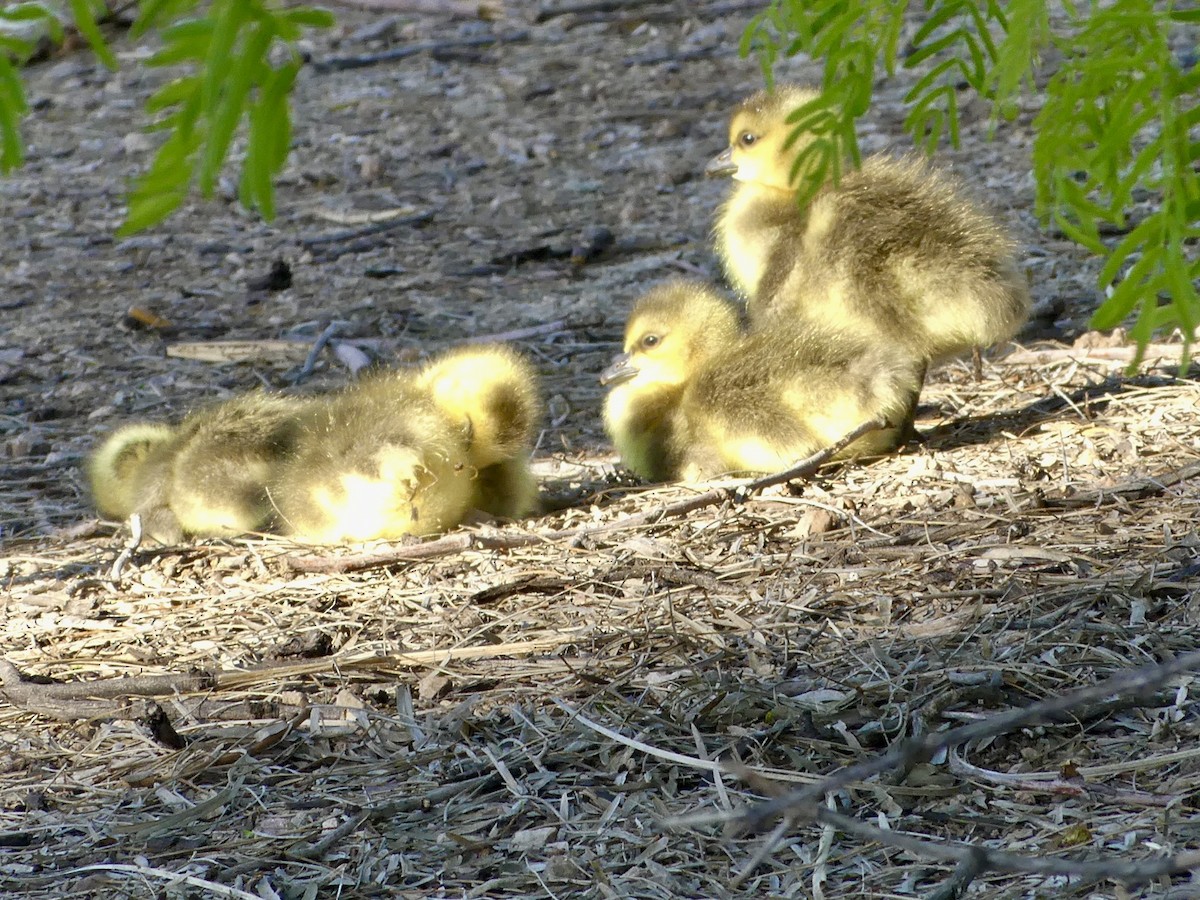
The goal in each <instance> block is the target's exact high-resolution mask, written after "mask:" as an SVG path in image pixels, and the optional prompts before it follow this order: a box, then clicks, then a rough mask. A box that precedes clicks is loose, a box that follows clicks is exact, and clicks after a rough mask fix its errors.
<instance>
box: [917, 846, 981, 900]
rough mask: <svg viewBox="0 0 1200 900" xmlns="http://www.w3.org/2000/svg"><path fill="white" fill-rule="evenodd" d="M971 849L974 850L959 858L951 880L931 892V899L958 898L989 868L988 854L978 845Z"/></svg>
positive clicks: (945, 899) (950, 899) (954, 899)
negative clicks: (986, 863)
mask: <svg viewBox="0 0 1200 900" xmlns="http://www.w3.org/2000/svg"><path fill="white" fill-rule="evenodd" d="M971 849H972V850H973V851H974V852H973V853H968V854H967V855H966V856H964V857H963V858H962V859H961V860H959V863H958V865H957V866H955V867H954V874H953V875H951V876H950V880H949V881H947V882H946V883H945V884H943V885H942V886H941V887H940V888H938V889H937V890H936V891H934V892H933V893H932V894H930V895H929V900H956V898H958V897H961V896H962V894H963V891H965V890H966V889H967V888H968V887H970V885H971V882H972V881H974V880H975V879H976V878H977V877H979V876H980V875H982V874H983V873H984V872H985V871H986V870H987V866H986V865H985V862H986V860H987V855H986V854H985V853H983V852H982V851H981V850H980V849H979V848H978V847H972V848H971Z"/></svg>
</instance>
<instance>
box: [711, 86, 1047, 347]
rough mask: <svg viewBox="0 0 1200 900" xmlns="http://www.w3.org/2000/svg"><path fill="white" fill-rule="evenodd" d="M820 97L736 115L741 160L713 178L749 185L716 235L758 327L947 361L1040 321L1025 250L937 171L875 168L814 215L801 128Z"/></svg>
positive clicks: (810, 168)
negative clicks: (872, 341)
mask: <svg viewBox="0 0 1200 900" xmlns="http://www.w3.org/2000/svg"><path fill="white" fill-rule="evenodd" d="M816 97H817V94H816V93H815V92H814V91H811V90H808V89H805V88H802V87H797V86H794V85H778V86H776V89H775V90H774V92H772V93H767V92H762V93H758V94H755V95H753V96H752V97H750V98H749V99H747V100H745V101H744V102H743V103H742V104H741V105H739V106H738V108H737V109H736V110H735V111H734V114H733V117H732V120H731V123H730V128H729V135H730V137H729V147H728V148H727V149H726V150H725V151H724V152H722V153H721V154H720V155H719V156H718V157H716V158H715V159H714V160H713V161H712V162H711V163H709V166H708V168H707V170H706V171H707V172H708V173H709V174H712V175H731V176H732V177H733V178H734V180H735V182H736V183H735V185H734V188H733V190H732V192H731V194H730V196H729V199H728V201H727V202H726V203H725V204H724V206H723V207H722V208H721V210H720V212H719V214H718V217H717V223H716V227H715V235H716V242H717V248H718V252H719V255H720V257H721V259H722V262H723V264H724V267H725V270H726V272H727V274H728V276H729V278H730V280H731V281H732V282H733V283H734V285H735V286H736V288H737V289H738V291H739V292H740V293H742V294H743V295H744V296H745V297H746V299H747V305H748V309H749V314H750V320H751V326H752V328H755V329H757V328H761V327H769V326H768V324H767V323H770V322H775V321H779V320H793V319H800V320H802V321H804V322H810V323H814V324H818V325H828V326H832V327H833V328H835V329H843V330H845V331H847V332H849V333H855V334H863V335H877V336H878V337H879V338H880V339H882V340H886V341H887V342H889V343H893V344H898V345H902V346H904V347H906V348H908V349H909V351H910V352H912V353H914V354H915V355H917V356H919V357H921V358H923V359H925V360H926V361H934V360H938V359H943V358H946V357H950V356H955V355H959V354H961V353H964V352H967V351H971V350H978V349H979V348H982V347H987V346H990V345H992V344H994V343H996V342H998V341H1004V340H1007V339H1009V338H1010V337H1012V335H1013V334H1014V333H1015V332H1016V330H1017V329H1018V328H1019V327H1020V326H1021V324H1022V323H1023V322H1024V321H1025V320H1026V318H1027V317H1028V315H1029V306H1030V301H1029V292H1028V288H1027V285H1026V280H1025V277H1024V275H1023V274H1022V272H1021V270H1020V269H1019V268H1018V266H1017V263H1016V260H1015V250H1016V248H1015V244H1014V242H1013V239H1012V237H1011V236H1010V235H1009V234H1008V233H1007V232H1006V231H1005V229H1004V228H1003V227H1001V225H1000V224H999V223H998V222H997V221H996V220H995V219H994V218H993V217H992V216H990V215H988V214H987V213H985V212H983V211H982V210H981V209H979V208H978V207H976V206H975V205H974V204H972V203H971V202H970V201H969V200H967V199H966V198H965V196H964V195H963V193H962V192H961V190H960V189H959V188H958V186H957V185H956V184H954V183H953V182H952V181H951V180H950V179H949V178H948V177H946V176H944V175H941V174H939V173H937V172H935V171H934V170H933V169H931V168H930V167H929V166H928V164H926V163H925V162H924V161H923V160H919V159H915V158H908V159H901V160H895V159H890V158H887V157H884V156H874V157H870V158H868V159H867V160H866V161H865V162H864V164H863V166H862V168H861V169H859V170H857V171H850V172H847V173H845V174H844V175H843V176H842V178H841V181H840V183H839V184H838V185H837V186H834V185H833V184H832V183H827V184H825V185H824V186H823V187H822V188H821V190H820V192H819V193H818V194H817V195H816V197H815V198H814V199H813V200H812V201H811V202H810V203H809V204H808V206H807V207H800V206H799V205H798V204H797V198H796V185H797V184H799V183H800V182H801V181H803V180H805V179H811V178H812V177H814V175H815V168H814V165H813V164H812V163H809V164H804V165H801V168H800V171H798V172H797V173H796V176H795V179H793V169H794V168H795V167H796V165H797V162H798V161H799V160H800V155H801V153H802V152H803V151H804V149H805V148H806V147H808V146H809V145H810V144H811V142H812V141H811V138H810V137H809V136H806V135H804V134H801V135H800V136H799V137H798V138H797V139H795V140H794V141H793V142H792V143H790V144H789V143H788V141H789V138H790V134H791V131H792V127H791V125H789V124H788V121H787V119H788V116H789V115H790V114H791V113H792V112H794V111H795V110H797V109H798V108H800V107H801V106H803V105H804V104H806V103H808V102H810V101H811V100H813V99H815V98H816Z"/></svg>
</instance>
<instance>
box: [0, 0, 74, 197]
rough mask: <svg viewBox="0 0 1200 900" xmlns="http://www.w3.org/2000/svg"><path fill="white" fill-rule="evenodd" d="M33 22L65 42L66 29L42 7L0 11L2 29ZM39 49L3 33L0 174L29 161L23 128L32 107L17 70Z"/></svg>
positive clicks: (17, 6)
mask: <svg viewBox="0 0 1200 900" xmlns="http://www.w3.org/2000/svg"><path fill="white" fill-rule="evenodd" d="M30 22H36V23H42V24H43V25H44V27H45V28H46V32H47V34H48V35H49V36H50V37H51V38H52V39H53V40H55V41H62V39H63V29H62V25H60V24H59V21H58V19H56V18H54V16H53V15H51V14H50V12H49V11H48V10H46V9H45V8H44V7H42V6H41V5H40V4H38V3H16V4H13V5H11V6H5V7H2V8H0V25H7V26H10V27H11V26H13V25H20V24H21V23H30ZM35 49H36V47H35V46H34V43H33V41H30V40H28V39H26V38H22V37H18V36H17V34H16V33H14V32H11V31H8V30H4V31H0V172H5V173H7V172H11V171H12V170H13V169H15V168H16V167H17V166H19V165H21V163H23V162H24V161H25V152H24V149H23V147H22V145H21V131H20V124H21V117H22V116H24V115H25V113H27V112H28V111H29V104H28V102H27V101H26V100H25V88H24V86H23V85H22V84H21V79H20V77H19V76H18V75H17V66H19V65H21V64H23V63H24V62H25V61H26V60H27V59H29V57H30V56H32V55H33V52H34V50H35Z"/></svg>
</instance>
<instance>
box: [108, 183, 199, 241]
mask: <svg viewBox="0 0 1200 900" xmlns="http://www.w3.org/2000/svg"><path fill="white" fill-rule="evenodd" d="M183 198H184V194H183V193H182V192H180V193H152V194H147V195H140V196H137V197H132V198H130V201H129V210H128V212H126V214H125V221H124V222H122V223H121V227H120V228H118V229H117V237H122V238H124V237H129V235H131V234H135V233H137V232H139V231H141V230H143V229H145V228H149V227H150V226H151V225H157V224H158V223H159V222H161V221H162V220H163V219H165V218H166V217H167V216H169V215H170V214H171V213H173V212H174V211H175V210H176V209H178V208H179V205H180V204H181V203H183Z"/></svg>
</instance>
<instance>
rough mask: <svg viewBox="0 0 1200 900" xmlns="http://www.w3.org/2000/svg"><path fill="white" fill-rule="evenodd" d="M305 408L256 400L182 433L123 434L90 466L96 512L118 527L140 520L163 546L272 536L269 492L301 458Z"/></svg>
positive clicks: (206, 415) (147, 430)
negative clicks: (283, 469)
mask: <svg viewBox="0 0 1200 900" xmlns="http://www.w3.org/2000/svg"><path fill="white" fill-rule="evenodd" d="M304 405H305V404H304V402H303V401H299V400H293V399H290V398H285V397H279V396H272V395H267V394H261V393H255V394H249V395H247V396H244V397H238V398H236V399H233V400H229V401H227V402H224V403H220V404H216V405H214V406H210V407H207V408H205V409H201V410H198V411H197V412H194V413H192V414H191V415H189V416H187V417H186V418H185V419H184V420H183V421H182V422H181V423H180V424H179V425H178V426H174V427H172V426H169V425H159V424H152V423H135V424H132V425H128V426H125V427H124V428H120V429H118V430H117V431H116V432H114V433H113V434H112V435H111V436H110V437H109V438H108V439H107V440H106V441H104V442H103V443H102V444H101V445H100V447H99V449H97V450H96V452H95V453H94V454H93V455H92V458H91V460H90V461H89V464H88V480H89V482H90V483H91V488H92V497H93V499H94V501H95V504H96V508H97V510H98V511H99V512H100V514H101V515H103V516H105V517H107V518H113V519H125V518H128V517H129V516H130V515H132V514H133V513H138V514H139V516H140V518H141V522H142V529H143V532H144V533H145V534H146V535H148V536H149V537H150V538H152V539H153V540H156V541H158V542H159V543H163V544H174V543H178V542H179V541H180V540H181V539H182V538H183V537H184V536H185V535H196V536H204V537H232V536H234V535H237V534H243V533H245V532H248V531H262V530H265V529H266V528H268V527H270V525H271V523H272V520H273V515H274V510H273V505H272V503H271V499H270V496H269V492H268V484H269V481H270V479H271V477H272V475H273V473H274V471H275V469H276V467H277V466H278V465H279V463H280V462H281V461H282V460H283V459H285V458H287V457H288V456H290V455H291V454H292V453H293V452H294V449H295V443H296V439H297V437H298V433H297V414H298V412H299V411H300V410H301V409H303V408H304Z"/></svg>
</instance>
